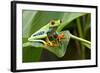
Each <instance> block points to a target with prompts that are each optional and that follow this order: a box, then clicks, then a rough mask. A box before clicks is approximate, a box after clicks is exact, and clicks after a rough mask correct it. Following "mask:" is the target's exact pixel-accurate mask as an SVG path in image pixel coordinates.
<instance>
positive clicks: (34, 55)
mask: <svg viewBox="0 0 100 73" xmlns="http://www.w3.org/2000/svg"><path fill="white" fill-rule="evenodd" d="M53 19H54V20H58V19H61V20H62V25H61V26H60V28H58V30H60V31H65V30H69V31H70V32H71V33H72V34H73V35H75V36H78V37H81V38H84V39H86V40H88V41H91V32H90V30H91V26H90V24H91V23H90V22H91V14H90V13H83V12H56V11H32V10H23V12H22V20H23V21H22V40H23V41H22V43H26V42H28V40H27V39H28V38H29V37H30V36H31V35H32V34H33V33H34V32H36V31H38V30H39V29H40V28H41V27H43V26H44V25H46V24H47V23H48V22H49V21H50V20H53ZM58 51H59V50H56V51H55V52H58ZM55 52H50V50H47V49H44V48H43V47H40V48H36V47H34V46H27V47H23V48H22V58H23V59H22V60H23V63H29V62H42V61H63V60H66V61H67V60H84V59H90V58H91V57H90V56H91V53H90V52H91V50H90V48H88V47H86V46H85V45H83V44H82V42H79V41H77V40H73V39H70V41H69V42H68V46H67V48H65V50H64V51H63V52H64V53H65V54H64V56H62V57H58V56H57V55H56V54H55ZM63 52H62V53H63Z"/></svg>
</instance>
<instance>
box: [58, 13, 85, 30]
mask: <svg viewBox="0 0 100 73" xmlns="http://www.w3.org/2000/svg"><path fill="white" fill-rule="evenodd" d="M85 14H86V13H79V12H76V13H73V12H69V13H64V16H63V19H62V21H63V22H62V24H61V25H60V26H59V28H58V29H57V31H61V30H62V29H63V28H64V27H67V26H68V24H69V23H70V22H72V21H73V20H74V19H76V18H78V17H80V16H83V15H85Z"/></svg>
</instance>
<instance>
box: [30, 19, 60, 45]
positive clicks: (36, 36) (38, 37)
mask: <svg viewBox="0 0 100 73" xmlns="http://www.w3.org/2000/svg"><path fill="white" fill-rule="evenodd" d="M60 24H61V20H55V21H54V20H53V21H51V22H49V23H48V24H47V25H45V26H43V27H42V28H40V29H39V30H38V31H36V32H35V33H33V34H32V35H31V37H29V38H28V41H31V42H41V43H43V44H45V45H46V44H47V43H50V44H51V42H50V41H49V39H48V34H47V33H48V32H49V33H50V32H51V33H52V31H53V32H56V33H58V32H57V31H56V29H55V27H56V28H58V27H59V25H60ZM54 29H55V30H54ZM42 39H47V40H48V41H44V40H42Z"/></svg>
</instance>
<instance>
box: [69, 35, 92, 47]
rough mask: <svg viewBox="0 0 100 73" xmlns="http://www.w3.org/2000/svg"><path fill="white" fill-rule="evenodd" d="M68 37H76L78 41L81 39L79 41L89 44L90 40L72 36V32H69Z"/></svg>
mask: <svg viewBox="0 0 100 73" xmlns="http://www.w3.org/2000/svg"><path fill="white" fill-rule="evenodd" d="M70 37H71V38H72V39H76V40H79V41H81V42H83V43H87V44H89V45H91V42H90V41H87V40H85V39H83V38H79V37H77V36H74V35H72V34H70Z"/></svg>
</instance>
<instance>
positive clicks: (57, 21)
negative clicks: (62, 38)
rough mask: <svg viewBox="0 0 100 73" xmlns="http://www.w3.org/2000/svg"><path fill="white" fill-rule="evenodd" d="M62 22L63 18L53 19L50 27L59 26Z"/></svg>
mask: <svg viewBox="0 0 100 73" xmlns="http://www.w3.org/2000/svg"><path fill="white" fill-rule="evenodd" d="M61 23H62V21H61V20H51V21H50V23H49V24H50V27H58V26H59V25H60V24H61Z"/></svg>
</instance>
